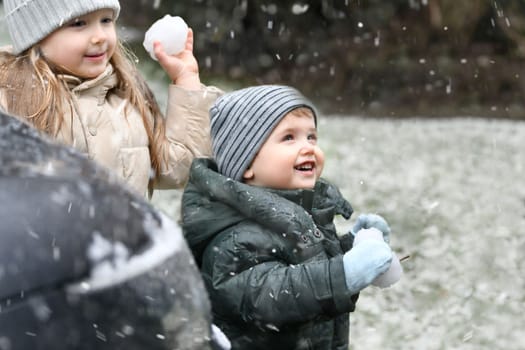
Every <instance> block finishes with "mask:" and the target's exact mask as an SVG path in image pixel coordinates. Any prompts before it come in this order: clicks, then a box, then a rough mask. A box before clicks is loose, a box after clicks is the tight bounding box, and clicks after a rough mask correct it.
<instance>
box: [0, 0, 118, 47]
mask: <svg viewBox="0 0 525 350" xmlns="http://www.w3.org/2000/svg"><path fill="white" fill-rule="evenodd" d="M103 8H109V9H113V11H114V12H115V18H117V17H118V14H119V12H120V4H119V2H118V0H4V12H5V20H6V23H7V29H8V30H9V35H10V36H11V41H12V42H13V53H14V54H19V53H20V52H22V51H24V50H26V49H28V48H29V47H31V46H32V45H34V44H36V43H37V42H39V41H40V40H42V39H43V38H45V37H46V36H47V35H48V34H50V33H51V32H53V31H54V30H55V29H57V28H59V27H60V26H62V25H63V24H65V23H67V22H68V21H70V20H72V19H74V18H75V17H78V16H83V15H85V14H87V13H90V12H93V11H96V10H100V9H103Z"/></svg>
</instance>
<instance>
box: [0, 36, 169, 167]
mask: <svg viewBox="0 0 525 350" xmlns="http://www.w3.org/2000/svg"><path fill="white" fill-rule="evenodd" d="M134 59H135V57H134V56H133V54H132V53H131V51H130V50H128V49H127V48H126V47H125V46H124V45H123V44H122V42H120V41H118V44H117V47H116V49H115V53H114V54H113V56H112V58H111V60H110V63H111V64H112V65H113V68H114V70H115V73H116V75H117V78H118V83H117V86H116V87H115V88H114V91H113V92H114V93H116V94H118V95H119V96H120V97H122V98H123V99H125V100H127V101H128V102H129V103H128V104H127V107H126V111H127V109H128V108H136V109H137V111H138V112H139V113H140V115H141V116H142V120H143V122H144V127H145V129H146V132H147V134H148V140H149V149H150V155H151V162H152V167H153V169H154V170H155V173H156V174H159V173H160V164H161V158H160V157H161V152H160V147H161V146H160V145H161V142H160V140H161V139H162V138H163V135H164V129H165V127H164V119H163V117H162V114H161V112H160V109H159V106H158V104H157V101H156V100H155V98H154V96H153V93H152V92H151V90H150V89H149V87H148V86H147V84H146V82H145V80H144V78H143V77H142V76H141V74H139V72H138V69H137V67H136V65H135V63H134V62H135V60H134ZM57 73H58V72H57V67H54V66H53V65H52V64H51V63H50V62H49V61H47V60H46V58H45V57H44V56H43V55H42V54H41V52H40V49H39V47H38V45H35V46H33V47H31V48H30V49H28V50H26V51H25V52H23V53H21V54H19V55H13V54H11V53H9V52H7V51H1V52H0V89H1V90H2V94H3V98H4V101H3V102H4V104H5V105H4V108H5V109H6V112H8V113H11V114H14V115H16V116H18V117H20V118H23V119H25V120H26V121H27V122H29V123H30V124H32V125H34V126H35V127H36V128H37V129H39V130H42V131H44V132H45V133H47V134H49V135H51V136H52V137H56V136H57V134H58V132H59V130H60V127H61V125H62V122H63V121H64V120H65V118H66V117H68V116H71V115H72V114H73V111H74V106H73V103H74V102H73V99H72V95H71V93H70V92H69V89H68V88H67V85H66V83H65V82H64V81H63V80H61V79H60V78H59V77H58V75H57Z"/></svg>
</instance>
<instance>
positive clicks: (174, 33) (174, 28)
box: [142, 15, 188, 61]
mask: <svg viewBox="0 0 525 350" xmlns="http://www.w3.org/2000/svg"><path fill="white" fill-rule="evenodd" d="M187 37H188V25H187V24H186V22H184V20H183V19H182V18H181V17H179V16H175V17H173V16H170V15H165V16H164V17H162V18H161V19H159V20H157V21H156V22H155V23H153V24H152V25H151V27H150V28H149V29H148V30H147V31H146V34H145V36H144V42H143V43H142V44H143V45H144V48H145V49H146V51H148V53H149V54H150V56H151V58H153V59H154V60H155V61H156V60H157V57H155V53H154V52H153V42H154V41H160V43H161V44H162V46H163V47H164V51H166V53H167V54H168V55H176V54H178V53H180V52H182V51H183V50H184V47H185V46H186V38H187Z"/></svg>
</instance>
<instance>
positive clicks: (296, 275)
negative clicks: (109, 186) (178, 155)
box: [182, 159, 358, 350]
mask: <svg viewBox="0 0 525 350" xmlns="http://www.w3.org/2000/svg"><path fill="white" fill-rule="evenodd" d="M182 201H183V202H182V215H183V216H182V218H183V228H184V232H185V236H186V239H187V240H188V243H189V245H190V247H191V248H192V251H193V253H194V255H195V258H196V260H197V262H198V263H199V266H200V269H201V273H202V276H203V278H204V282H205V284H206V288H207V289H208V292H209V295H210V299H211V302H212V309H213V317H214V323H215V324H217V325H218V326H219V327H220V328H221V329H222V330H223V331H224V332H225V333H226V335H227V336H228V338H229V339H230V341H231V342H232V346H233V349H250V350H254V349H265V350H270V349H271V350H276V349H286V350H291V349H341V350H343V349H344V350H347V349H348V334H349V314H348V313H349V312H351V311H353V310H354V308H355V302H356V301H357V297H358V295H350V294H349V292H348V291H347V288H346V284H345V278H344V271H343V261H342V253H343V252H344V251H346V250H347V249H349V247H351V243H352V242H351V235H344V236H343V237H342V238H338V237H337V235H336V232H335V226H334V224H333V218H334V215H336V214H341V215H343V216H344V217H345V218H347V219H348V218H349V217H350V215H351V214H352V207H351V206H350V204H349V203H348V202H347V201H346V200H345V199H344V198H343V197H342V196H341V194H340V192H339V190H337V189H336V188H335V187H334V186H332V185H330V184H329V183H327V182H326V181H318V183H317V184H316V186H315V189H314V190H284V191H282V190H269V189H265V188H259V187H254V186H248V185H246V184H243V183H240V182H237V181H234V180H232V179H229V178H227V177H225V176H222V175H220V174H219V173H218V172H217V167H216V165H215V163H214V162H213V161H212V160H209V159H196V160H195V161H194V162H193V164H192V168H191V172H190V180H189V183H188V186H187V187H186V189H185V191H184V195H183V200H182Z"/></svg>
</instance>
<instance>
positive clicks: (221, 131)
mask: <svg viewBox="0 0 525 350" xmlns="http://www.w3.org/2000/svg"><path fill="white" fill-rule="evenodd" d="M299 107H307V108H309V109H311V110H312V112H313V114H314V118H316V111H315V107H314V106H313V104H312V103H311V102H310V101H308V100H307V99H306V98H305V97H304V96H303V95H302V94H301V93H300V92H299V91H297V90H296V89H294V88H292V87H289V86H282V85H261V86H254V87H249V88H245V89H241V90H237V91H233V92H230V93H227V94H225V95H223V96H221V97H219V98H218V99H217V101H216V102H215V104H214V105H213V106H212V107H211V108H210V118H211V138H212V149H213V156H214V158H215V161H216V162H217V165H218V167H219V172H220V173H221V174H223V175H225V176H228V177H231V178H232V179H234V180H237V181H241V179H242V176H243V174H244V172H245V171H246V169H248V167H249V166H250V164H251V162H252V161H253V159H254V158H255V155H256V154H257V152H259V149H260V148H261V146H262V145H263V144H264V142H265V141H266V139H267V138H268V137H269V136H270V134H271V132H272V130H273V129H274V128H275V126H276V125H277V124H278V123H279V122H280V121H281V119H282V118H283V117H284V116H285V115H286V114H287V113H288V112H290V111H292V110H294V109H296V108H299ZM316 122H317V118H316Z"/></svg>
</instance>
